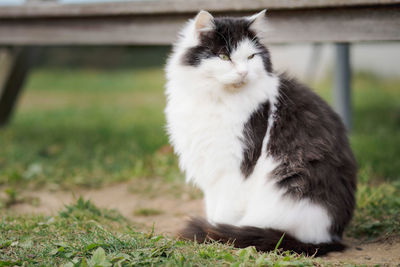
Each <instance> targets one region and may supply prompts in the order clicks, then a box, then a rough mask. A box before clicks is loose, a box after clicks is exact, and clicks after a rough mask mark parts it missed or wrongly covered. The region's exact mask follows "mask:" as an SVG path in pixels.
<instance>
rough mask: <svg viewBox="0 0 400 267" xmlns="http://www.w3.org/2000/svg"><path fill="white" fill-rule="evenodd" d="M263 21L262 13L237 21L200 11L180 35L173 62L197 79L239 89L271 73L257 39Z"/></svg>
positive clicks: (268, 56) (266, 52)
mask: <svg viewBox="0 0 400 267" xmlns="http://www.w3.org/2000/svg"><path fill="white" fill-rule="evenodd" d="M265 20H266V19H265V10H263V11H261V12H259V13H258V14H255V15H253V16H250V17H239V18H233V17H222V18H214V17H213V16H212V15H211V14H210V13H208V12H206V11H200V12H199V13H198V14H197V16H196V17H195V18H194V19H193V20H191V21H190V22H189V23H188V25H187V26H186V28H185V29H184V31H183V32H182V37H181V39H180V42H179V43H178V45H177V46H178V47H177V48H176V49H178V50H180V53H179V62H177V63H178V64H181V65H182V66H184V67H188V68H191V69H192V71H193V72H195V73H196V75H198V76H200V77H199V78H202V79H208V80H209V81H210V82H214V83H219V84H221V85H222V86H223V87H226V88H236V89H240V88H242V87H244V86H245V85H246V84H249V83H251V82H252V81H255V80H257V79H260V77H262V76H265V75H268V74H269V73H271V72H272V66H271V61H270V55H269V52H268V50H267V48H266V47H265V46H264V45H263V44H261V42H260V37H259V36H260V33H261V31H262V29H263V28H264V29H265V25H266V23H265Z"/></svg>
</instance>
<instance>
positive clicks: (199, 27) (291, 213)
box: [165, 10, 357, 256]
mask: <svg viewBox="0 0 400 267" xmlns="http://www.w3.org/2000/svg"><path fill="white" fill-rule="evenodd" d="M267 27H268V24H267V18H266V15H265V10H264V11H262V12H260V13H258V14H255V15H253V16H250V17H221V18H214V17H213V16H212V15H211V14H210V13H208V12H206V11H200V12H199V13H198V14H197V16H196V17H195V18H194V19H192V20H190V21H189V22H188V23H187V24H186V25H185V26H184V28H183V30H182V31H181V32H180V35H179V39H178V41H177V42H176V43H175V44H174V46H173V50H172V53H171V55H170V57H169V59H168V60H167V65H166V78H167V83H166V97H167V105H166V108H165V114H166V119H167V132H168V135H169V138H170V142H171V144H172V146H173V147H174V150H175V152H176V154H177V155H178V157H179V166H180V168H181V169H182V170H183V171H184V172H185V173H186V177H187V178H186V179H187V181H190V182H193V183H194V184H195V185H196V186H198V187H199V188H200V189H201V190H202V191H203V193H204V200H205V208H206V216H207V220H205V219H198V218H197V219H196V218H195V219H192V220H191V221H189V223H188V225H187V226H186V227H185V228H184V229H183V230H182V232H181V233H180V237H181V238H183V239H188V240H196V241H197V242H206V241H208V240H215V241H219V242H224V243H233V245H234V246H235V247H239V248H243V247H247V246H255V247H256V249H257V250H259V251H270V250H273V249H274V248H275V246H276V244H277V243H278V241H279V240H280V239H281V237H282V236H283V239H282V242H281V243H280V248H282V249H284V250H292V251H294V252H297V253H305V254H308V255H312V254H314V255H318V256H320V255H324V254H326V253H328V252H330V251H341V250H344V249H345V246H344V245H343V244H342V242H341V238H342V234H343V230H344V228H345V226H346V225H347V224H348V223H349V221H350V220H351V218H352V215H353V210H354V206H355V198H354V194H355V191H356V173H357V166H356V161H355V159H354V156H353V153H352V151H351V149H350V145H349V142H348V139H347V133H346V129H345V127H344V125H343V123H342V122H341V120H340V118H339V117H338V115H337V114H336V113H335V112H334V111H333V110H332V109H331V108H330V107H329V105H328V104H326V102H324V101H323V100H322V99H321V98H320V97H319V96H317V95H316V94H315V93H313V92H312V91H311V90H310V89H309V88H307V87H306V86H305V85H302V84H301V83H299V82H298V81H296V80H295V79H292V78H290V77H288V76H287V75H285V74H277V73H275V72H274V71H273V67H272V64H271V58H270V54H269V50H268V49H267V47H266V46H265V45H264V44H263V43H262V39H261V38H262V37H261V36H262V35H263V34H265V29H266V28H267ZM293 60H296V59H293Z"/></svg>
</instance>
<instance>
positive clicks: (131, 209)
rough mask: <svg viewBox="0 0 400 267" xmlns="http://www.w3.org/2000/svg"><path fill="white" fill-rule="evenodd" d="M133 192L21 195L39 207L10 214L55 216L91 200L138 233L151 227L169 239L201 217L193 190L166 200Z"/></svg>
mask: <svg viewBox="0 0 400 267" xmlns="http://www.w3.org/2000/svg"><path fill="white" fill-rule="evenodd" d="M141 186H142V185H140V187H141ZM132 188H136V186H135V184H134V183H126V184H118V185H113V186H109V187H105V188H102V189H96V190H94V189H93V190H77V191H74V192H67V191H56V192H49V191H36V192H24V193H22V194H23V197H24V198H28V199H38V200H39V201H37V202H38V204H37V205H32V204H30V203H18V204H16V205H13V206H11V207H10V210H11V211H14V212H16V213H25V214H26V213H28V214H30V213H42V214H46V215H51V214H55V213H57V212H58V211H59V210H60V209H62V208H63V207H64V205H67V204H70V203H72V202H75V201H76V199H78V198H79V196H83V197H84V199H85V200H87V199H90V200H91V201H92V202H93V203H94V204H95V205H96V206H98V207H101V208H107V209H116V210H118V211H119V212H120V213H121V214H122V215H123V216H124V217H126V218H128V219H129V220H130V221H132V222H134V223H135V225H137V227H138V228H139V229H140V230H146V231H147V230H150V229H152V227H153V225H154V229H155V231H156V232H157V233H162V234H167V235H169V236H172V235H175V234H176V233H177V231H178V230H179V229H180V228H181V227H182V226H183V223H184V221H185V219H186V218H188V217H190V216H199V215H200V216H204V210H203V201H202V199H201V198H199V197H193V193H192V192H191V191H193V189H191V190H188V191H189V192H184V193H181V194H179V196H173V195H171V194H167V196H165V195H162V196H159V197H155V194H154V193H151V194H141V193H132V191H134V190H132ZM157 188H158V187H157ZM159 190H161V189H159ZM161 191H162V190H161ZM136 192H137V191H136ZM149 196H150V197H149ZM145 210H153V211H157V212H154V213H155V214H152V213H149V214H146V213H145V212H142V211H145Z"/></svg>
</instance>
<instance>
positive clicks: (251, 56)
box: [247, 54, 256, 59]
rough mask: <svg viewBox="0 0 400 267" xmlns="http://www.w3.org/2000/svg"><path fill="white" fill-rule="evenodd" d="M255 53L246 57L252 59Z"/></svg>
mask: <svg viewBox="0 0 400 267" xmlns="http://www.w3.org/2000/svg"><path fill="white" fill-rule="evenodd" d="M255 55H256V54H252V55H250V56H248V57H247V59H252V58H253V57H254V56H255Z"/></svg>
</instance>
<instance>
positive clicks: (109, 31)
mask: <svg viewBox="0 0 400 267" xmlns="http://www.w3.org/2000/svg"><path fill="white" fill-rule="evenodd" d="M220 14H222V15H225V14H227V13H220ZM234 14H235V15H244V14H249V13H246V12H244V13H234ZM190 17H192V15H189V14H179V15H178V14H175V15H153V16H139V15H131V16H110V17H85V18H80V17H69V18H68V17H62V18H42V19H39V18H37V19H18V20H16V19H0V44H3V45H29V44H34V45H45V44H47V45H77V44H79V45H81V44H87V45H106V44H112V45H127V44H155V45H165V44H171V43H172V42H173V41H174V40H175V39H176V34H177V32H178V30H179V29H180V28H181V27H182V25H183V24H184V23H185V21H186V20H187V19H188V18H190ZM268 18H269V29H268V32H267V34H266V36H265V41H266V42H268V43H289V42H358V41H377V40H380V41H393V40H400V5H396V6H373V7H357V8H324V9H305V10H297V9H291V10H289V9H287V10H272V11H270V12H269V14H268Z"/></svg>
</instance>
